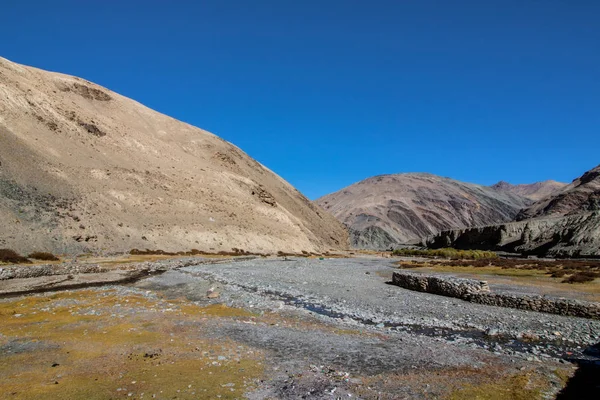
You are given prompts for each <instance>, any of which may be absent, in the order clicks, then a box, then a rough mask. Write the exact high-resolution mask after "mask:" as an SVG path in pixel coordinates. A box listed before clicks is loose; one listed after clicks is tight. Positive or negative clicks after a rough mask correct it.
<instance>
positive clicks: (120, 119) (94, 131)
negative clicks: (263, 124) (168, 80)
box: [0, 58, 347, 253]
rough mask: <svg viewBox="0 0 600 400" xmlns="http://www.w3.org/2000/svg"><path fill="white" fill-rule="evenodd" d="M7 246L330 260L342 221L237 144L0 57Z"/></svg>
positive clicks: (0, 214)
mask: <svg viewBox="0 0 600 400" xmlns="http://www.w3.org/2000/svg"><path fill="white" fill-rule="evenodd" d="M0 219H1V220H2V221H3V227H2V229H1V230H0V247H9V248H13V249H15V250H17V251H21V252H29V251H33V250H48V251H53V252H59V253H79V252H102V251H105V252H119V251H128V250H130V249H132V248H142V249H145V248H150V249H163V250H170V251H181V250H189V249H192V248H196V249H199V250H205V251H230V250H231V249H232V248H238V249H243V250H246V251H254V252H275V251H279V250H281V251H289V252H300V251H308V252H311V251H315V252H316V251H324V250H328V249H332V248H333V249H336V248H340V247H345V246H346V241H347V234H346V232H345V229H344V228H343V226H342V225H341V224H340V223H339V222H338V221H337V220H335V219H334V218H333V217H331V216H330V215H328V214H327V213H325V212H323V211H322V210H321V209H320V208H319V207H317V206H314V205H313V204H312V203H311V202H310V201H309V200H308V199H306V198H305V197H304V196H303V195H302V194H300V193H299V192H298V191H297V190H296V189H294V188H293V187H292V186H291V185H289V184H288V183H287V182H285V181H284V180H283V179H281V178H280V177H279V176H277V175H276V174H274V173H273V172H271V171H270V170H269V169H267V168H265V167H264V166H263V165H261V164H259V163H258V162H256V161H255V160H253V159H252V158H250V157H249V156H248V155H247V154H245V153H244V152H243V151H241V150H240V149H239V148H237V147H236V146H234V145H232V144H231V143H228V142H226V141H224V140H222V139H220V138H219V137H217V136H215V135H213V134H211V133H209V132H207V131H204V130H202V129H199V128H196V127H194V126H191V125H188V124H186V123H183V122H180V121H177V120H175V119H173V118H170V117H168V116H166V115H163V114H160V113H158V112H156V111H153V110H151V109H149V108H147V107H145V106H143V105H141V104H139V103H137V102H135V101H133V100H131V99H128V98H125V97H123V96H121V95H119V94H117V93H114V92H112V91H110V90H108V89H105V88H103V87H100V86H98V85H95V84H93V83H91V82H88V81H85V80H83V79H80V78H76V77H72V76H68V75H63V74H58V73H52V72H47V71H43V70H39V69H35V68H31V67H25V66H22V65H19V64H16V63H12V62H10V61H8V60H5V59H2V58H0Z"/></svg>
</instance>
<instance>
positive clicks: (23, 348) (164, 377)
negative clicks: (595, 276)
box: [0, 258, 600, 399]
mask: <svg viewBox="0 0 600 400" xmlns="http://www.w3.org/2000/svg"><path fill="white" fill-rule="evenodd" d="M185 264H186V265H187V266H183V267H178V268H176V269H168V270H167V271H166V272H164V273H162V274H160V275H152V276H149V277H146V278H143V279H141V280H139V281H137V282H135V283H129V284H121V285H115V284H107V285H104V286H98V287H94V288H87V289H78V290H63V291H59V292H50V293H40V294H34V295H29V296H20V297H11V298H6V299H3V300H0V393H1V395H0V397H2V398H14V399H18V398H21V399H31V398H40V399H41V398H44V399H47V398H90V399H92V398H98V399H105V398H107V399H108V398H140V399H142V398H168V399H173V398H180V399H185V398H190V399H195V398H229V399H235V398H250V399H265V398H272V399H338V398H344V399H346V398H365V399H397V398H452V399H456V398H459V399H460V398H465V399H466V398H473V397H477V396H480V397H482V398H495V397H493V396H497V395H502V397H501V398H519V397H523V396H525V397H526V398H554V397H556V396H558V398H573V396H577V398H586V397H585V396H586V395H587V394H588V393H593V391H594V390H597V388H595V387H594V385H597V383H595V384H594V383H590V382H591V381H590V379H586V376H588V375H589V374H590V373H592V374H594V373H597V371H598V369H597V365H598V360H599V358H598V352H597V344H598V342H600V338H599V334H600V321H597V320H591V319H583V318H576V317H565V316H559V315H552V314H544V313H537V312H531V311H523V310H517V309H509V308H501V307H493V306H486V305H481V304H476V303H469V302H465V301H462V300H459V299H455V298H449V297H442V296H438V295H434V294H429V293H420V292H414V291H410V290H407V289H403V288H400V287H397V286H393V285H390V284H388V281H390V280H391V275H392V272H393V271H394V270H395V269H394V267H393V264H392V261H391V260H389V259H382V258H354V259H325V260H319V259H308V258H293V259H289V260H286V259H282V258H277V259H273V258H271V259H253V260H251V259H246V260H243V261H238V262H222V263H219V264H198V265H190V264H192V263H190V262H186V263H185ZM590 371H591V372H590ZM596 393H597V392H596ZM569 396H571V397H569ZM590 398H593V397H590Z"/></svg>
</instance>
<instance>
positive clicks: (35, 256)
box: [27, 251, 59, 261]
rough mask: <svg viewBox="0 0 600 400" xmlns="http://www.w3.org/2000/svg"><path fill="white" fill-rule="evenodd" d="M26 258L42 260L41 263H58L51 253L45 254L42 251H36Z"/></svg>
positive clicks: (57, 259)
mask: <svg viewBox="0 0 600 400" xmlns="http://www.w3.org/2000/svg"><path fill="white" fill-rule="evenodd" d="M27 257H28V258H32V259H34V260H42V261H59V258H58V257H56V256H55V255H54V254H52V253H47V252H43V251H36V252H33V253H31V254H30V255H28V256H27Z"/></svg>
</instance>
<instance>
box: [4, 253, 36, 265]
mask: <svg viewBox="0 0 600 400" xmlns="http://www.w3.org/2000/svg"><path fill="white" fill-rule="evenodd" d="M0 262H5V263H11V264H31V261H29V260H28V259H27V258H25V257H23V256H22V255H20V254H19V253H17V252H16V251H14V250H11V249H0Z"/></svg>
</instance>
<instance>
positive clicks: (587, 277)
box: [563, 271, 600, 283]
mask: <svg viewBox="0 0 600 400" xmlns="http://www.w3.org/2000/svg"><path fill="white" fill-rule="evenodd" d="M596 278H600V272H596V271H583V272H577V273H574V274H573V275H571V276H569V277H568V278H565V279H563V283H586V282H592V281H593V280H594V279H596Z"/></svg>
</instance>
